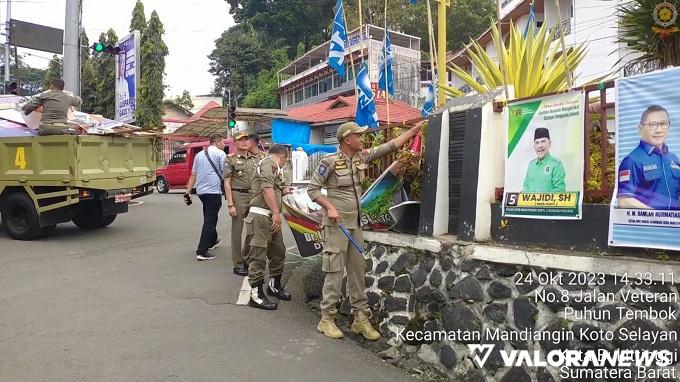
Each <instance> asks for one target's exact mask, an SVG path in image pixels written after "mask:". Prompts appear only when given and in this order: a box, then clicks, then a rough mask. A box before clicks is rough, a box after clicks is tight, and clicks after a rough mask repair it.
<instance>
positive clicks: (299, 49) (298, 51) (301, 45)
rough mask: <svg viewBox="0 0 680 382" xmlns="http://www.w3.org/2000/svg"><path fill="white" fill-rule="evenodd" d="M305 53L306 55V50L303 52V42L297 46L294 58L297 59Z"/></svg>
mask: <svg viewBox="0 0 680 382" xmlns="http://www.w3.org/2000/svg"><path fill="white" fill-rule="evenodd" d="M305 53H306V50H305V43H304V42H300V43H299V44H298V46H297V51H296V53H295V58H296V59H298V58H300V57H302V56H303V55H304V54H305Z"/></svg>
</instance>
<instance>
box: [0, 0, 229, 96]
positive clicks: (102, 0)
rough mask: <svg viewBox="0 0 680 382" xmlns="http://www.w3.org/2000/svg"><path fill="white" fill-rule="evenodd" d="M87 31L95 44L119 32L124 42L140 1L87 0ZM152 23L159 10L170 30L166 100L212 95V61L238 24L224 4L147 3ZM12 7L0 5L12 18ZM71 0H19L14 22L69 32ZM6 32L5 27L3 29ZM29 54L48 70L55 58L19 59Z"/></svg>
mask: <svg viewBox="0 0 680 382" xmlns="http://www.w3.org/2000/svg"><path fill="white" fill-rule="evenodd" d="M82 2H83V27H84V28H85V31H86V32H87V36H88V37H89V39H90V42H93V41H96V40H97V39H98V38H99V34H100V33H102V32H106V31H107V30H108V29H109V28H113V29H114V30H115V31H116V33H117V34H118V37H119V38H120V37H123V36H125V35H127V34H128V28H129V27H130V20H131V19H132V9H133V8H134V6H135V2H136V0H82ZM143 3H144V12H145V13H146V17H147V20H148V19H149V16H150V15H151V12H152V11H153V10H154V9H155V10H156V12H158V15H159V16H160V19H161V21H162V22H163V25H164V26H165V36H164V41H165V44H166V45H167V46H168V50H169V55H168V57H166V60H165V65H166V66H165V73H166V79H165V83H166V85H168V86H169V89H168V90H166V98H169V97H172V96H175V95H180V94H181V93H182V91H183V90H185V89H186V90H188V91H189V92H190V93H191V95H192V96H196V95H204V94H209V93H210V92H211V90H212V87H213V82H214V77H213V76H212V74H210V73H209V72H208V69H209V68H210V64H209V60H208V58H207V56H208V55H209V54H210V52H212V50H213V49H214V48H215V40H216V39H217V38H219V37H220V35H221V34H222V32H224V31H225V30H227V29H228V28H229V27H230V26H232V25H234V21H233V19H232V17H231V16H230V15H229V6H228V4H227V2H226V1H224V0H143ZM6 9H7V2H6V0H0V18H1V20H3V22H4V20H5V18H6ZM65 9H66V1H65V0H14V1H12V18H13V19H16V20H21V21H27V22H31V23H35V24H41V25H46V26H50V27H54V28H59V29H64V12H65ZM3 30H4V26H3ZM23 53H29V54H31V56H27V57H26V62H27V63H28V64H29V65H31V66H33V67H38V68H46V67H47V64H48V62H49V59H50V58H51V57H52V54H51V53H48V52H37V51H33V50H28V49H22V48H19V55H22V54H23Z"/></svg>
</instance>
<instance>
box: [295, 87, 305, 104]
mask: <svg viewBox="0 0 680 382" xmlns="http://www.w3.org/2000/svg"><path fill="white" fill-rule="evenodd" d="M302 92H303V91H302V89H299V90H297V91H296V92H295V103H298V102H302V100H304V99H305V98H304V95H303V93H302Z"/></svg>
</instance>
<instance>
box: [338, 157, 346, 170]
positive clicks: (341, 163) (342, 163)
mask: <svg viewBox="0 0 680 382" xmlns="http://www.w3.org/2000/svg"><path fill="white" fill-rule="evenodd" d="M335 169H336V170H346V169H347V162H346V161H345V160H344V159H341V160H336V161H335Z"/></svg>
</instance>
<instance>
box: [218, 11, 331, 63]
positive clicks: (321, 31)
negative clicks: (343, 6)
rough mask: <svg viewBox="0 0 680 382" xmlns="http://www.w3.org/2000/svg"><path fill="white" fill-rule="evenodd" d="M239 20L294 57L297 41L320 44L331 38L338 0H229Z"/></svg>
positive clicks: (309, 45)
mask: <svg viewBox="0 0 680 382" xmlns="http://www.w3.org/2000/svg"><path fill="white" fill-rule="evenodd" d="M226 1H227V2H228V3H229V5H230V8H231V10H230V13H231V14H232V15H234V20H235V21H236V22H237V23H242V24H248V25H250V26H252V28H253V29H254V30H256V31H258V33H260V34H261V35H262V38H263V41H267V42H268V45H270V46H272V47H276V48H280V47H284V46H287V47H288V48H287V50H288V57H289V58H294V57H295V54H296V53H297V52H296V47H297V45H298V43H300V42H303V43H304V44H305V46H306V47H312V46H315V45H319V44H321V43H323V42H325V41H327V40H329V39H330V37H331V30H332V23H333V15H334V10H333V7H334V6H335V0H315V1H309V0H285V1H262V0H226Z"/></svg>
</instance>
